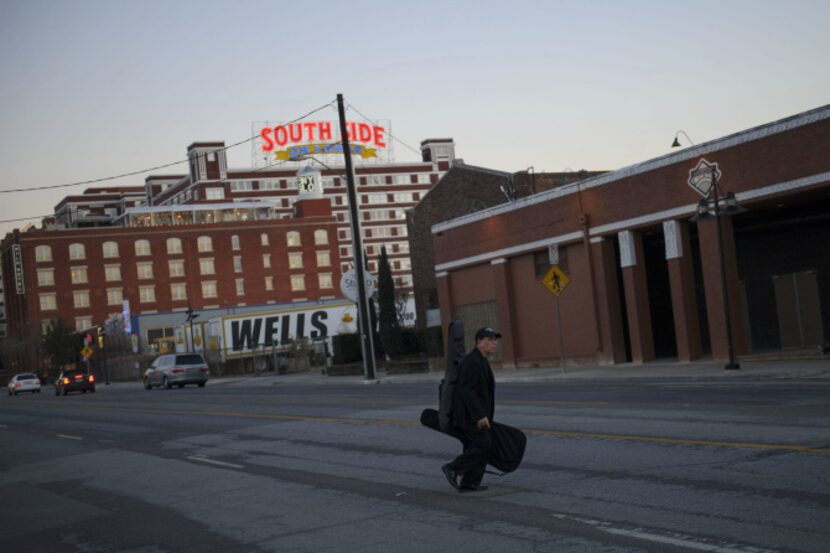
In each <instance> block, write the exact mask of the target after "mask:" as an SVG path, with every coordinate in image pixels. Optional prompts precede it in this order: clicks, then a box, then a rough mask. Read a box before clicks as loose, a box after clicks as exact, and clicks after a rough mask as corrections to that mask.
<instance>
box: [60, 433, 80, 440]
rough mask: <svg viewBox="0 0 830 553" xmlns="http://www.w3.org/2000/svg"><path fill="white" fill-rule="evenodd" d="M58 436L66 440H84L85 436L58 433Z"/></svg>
mask: <svg viewBox="0 0 830 553" xmlns="http://www.w3.org/2000/svg"><path fill="white" fill-rule="evenodd" d="M58 438H63V439H65V440H83V438H81V437H79V436H70V435H68V434H58Z"/></svg>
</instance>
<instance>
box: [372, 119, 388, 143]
mask: <svg viewBox="0 0 830 553" xmlns="http://www.w3.org/2000/svg"><path fill="white" fill-rule="evenodd" d="M385 130H386V129H384V128H383V127H381V126H380V125H375V126H374V127H372V131H374V133H375V140H374V142H375V146H377V147H379V148H386V143H385V142H384V141H383V133H384V131H385Z"/></svg>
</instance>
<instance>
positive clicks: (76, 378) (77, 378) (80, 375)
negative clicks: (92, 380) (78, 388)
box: [75, 374, 84, 380]
mask: <svg viewBox="0 0 830 553" xmlns="http://www.w3.org/2000/svg"><path fill="white" fill-rule="evenodd" d="M83 377H84V375H82V374H76V375H75V380H81V379H82V378H83Z"/></svg>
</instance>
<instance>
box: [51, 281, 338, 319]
mask: <svg viewBox="0 0 830 553" xmlns="http://www.w3.org/2000/svg"><path fill="white" fill-rule="evenodd" d="M234 284H235V286H236V295H237V296H244V295H245V279H242V278H237V279H235V281H234ZM290 284H291V291H292V292H303V291H305V290H306V275H291V277H290ZM317 285H318V286H319V288H320V289H321V290H330V289H333V288H334V280H333V278H332V274H331V273H318V274H317ZM201 289H202V290H201V291H202V299H213V298H217V297H219V293H218V290H217V286H216V281H215V280H211V281H202V282H201ZM265 290H267V291H273V290H274V277H271V276H267V277H265ZM89 297H90V296H89V290H75V291H73V292H72V304H73V307H75V308H76V309H81V308H86V307H90V300H89ZM170 297H171V299H172V300H173V301H180V300H186V299H187V285H186V284H185V283H183V282H177V283H171V284H170ZM38 300H39V302H40V310H41V311H57V309H58V301H57V294H56V293H55V292H44V293H41V294H38ZM123 301H124V292H123V289H122V288H107V305H118V306H120V305H121V304H122V302H123ZM138 301H139V303H142V304H147V303H156V286H155V285H152V284H151V285H147V286H139V287H138Z"/></svg>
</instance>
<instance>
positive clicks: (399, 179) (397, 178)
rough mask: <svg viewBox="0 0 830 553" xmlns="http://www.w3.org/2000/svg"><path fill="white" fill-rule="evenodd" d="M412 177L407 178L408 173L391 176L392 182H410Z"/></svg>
mask: <svg viewBox="0 0 830 553" xmlns="http://www.w3.org/2000/svg"><path fill="white" fill-rule="evenodd" d="M411 182H412V179H411V178H409V175H393V176H392V184H410V183H411Z"/></svg>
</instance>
